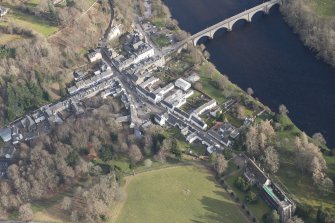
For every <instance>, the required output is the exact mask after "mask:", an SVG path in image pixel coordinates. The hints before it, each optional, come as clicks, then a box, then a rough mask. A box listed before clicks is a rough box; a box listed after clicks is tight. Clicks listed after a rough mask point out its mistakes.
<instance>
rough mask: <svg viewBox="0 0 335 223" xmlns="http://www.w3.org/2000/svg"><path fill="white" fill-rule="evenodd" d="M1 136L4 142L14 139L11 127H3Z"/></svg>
mask: <svg viewBox="0 0 335 223" xmlns="http://www.w3.org/2000/svg"><path fill="white" fill-rule="evenodd" d="M0 137H1V138H2V140H3V141H4V142H8V141H10V140H12V130H11V128H1V129H0Z"/></svg>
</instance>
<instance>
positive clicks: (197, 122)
mask: <svg viewBox="0 0 335 223" xmlns="http://www.w3.org/2000/svg"><path fill="white" fill-rule="evenodd" d="M191 122H192V123H193V124H194V125H196V126H198V127H199V128H201V129H203V130H204V129H206V128H207V124H206V123H205V122H203V121H202V120H201V119H200V118H199V117H197V116H192V118H191Z"/></svg>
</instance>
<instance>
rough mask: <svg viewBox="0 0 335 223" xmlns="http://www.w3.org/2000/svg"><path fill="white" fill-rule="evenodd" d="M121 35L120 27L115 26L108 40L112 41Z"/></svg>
mask: <svg viewBox="0 0 335 223" xmlns="http://www.w3.org/2000/svg"><path fill="white" fill-rule="evenodd" d="M120 35H121V29H120V25H116V26H113V27H112V28H111V31H110V32H109V34H108V40H112V39H114V38H116V37H119V36H120Z"/></svg>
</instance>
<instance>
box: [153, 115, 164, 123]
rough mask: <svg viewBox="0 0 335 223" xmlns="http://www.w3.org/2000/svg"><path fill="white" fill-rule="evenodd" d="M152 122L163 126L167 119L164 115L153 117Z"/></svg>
mask: <svg viewBox="0 0 335 223" xmlns="http://www.w3.org/2000/svg"><path fill="white" fill-rule="evenodd" d="M154 120H155V122H156V123H157V124H159V125H160V126H164V125H165V123H166V120H167V119H166V117H165V115H155V116H154Z"/></svg>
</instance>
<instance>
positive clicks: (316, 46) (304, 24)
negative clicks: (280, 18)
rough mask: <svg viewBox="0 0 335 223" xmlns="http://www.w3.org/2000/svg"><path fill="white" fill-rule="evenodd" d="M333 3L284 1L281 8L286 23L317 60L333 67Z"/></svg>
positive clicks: (334, 26)
mask: <svg viewBox="0 0 335 223" xmlns="http://www.w3.org/2000/svg"><path fill="white" fill-rule="evenodd" d="M332 8H334V9H335V2H331V1H326V2H321V1H318V2H313V1H312V2H307V1H306V0H294V1H286V3H285V4H283V6H282V7H281V12H282V14H283V15H284V18H285V20H286V21H287V23H288V24H289V25H290V26H291V27H292V29H293V30H294V32H296V33H298V34H299V36H300V38H301V40H302V42H303V43H304V44H305V45H306V46H307V47H309V48H310V49H312V50H313V51H315V52H316V53H317V56H318V57H319V58H322V59H324V60H325V61H326V62H327V63H329V64H331V65H332V66H335V51H334V49H335V19H334V18H335V12H331V10H330V9H332Z"/></svg>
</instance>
